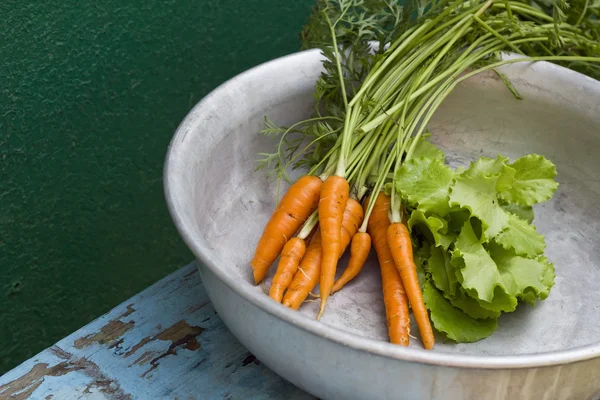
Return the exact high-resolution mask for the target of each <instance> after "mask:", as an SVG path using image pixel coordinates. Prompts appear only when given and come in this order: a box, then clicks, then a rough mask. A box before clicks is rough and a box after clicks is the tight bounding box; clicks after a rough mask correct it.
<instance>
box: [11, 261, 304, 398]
mask: <svg viewBox="0 0 600 400" xmlns="http://www.w3.org/2000/svg"><path fill="white" fill-rule="evenodd" d="M0 399H1V400H9V399H10V400H25V399H34V400H37V399H39V400H50V399H51V400H75V399H84V400H104V399H106V400H109V399H110V400H125V399H143V400H147V399H161V400H162V399H178V400H184V399H185V400H187V399H229V400H233V399H297V400H304V399H314V397H312V396H310V395H308V394H307V393H305V392H303V391H302V390H300V389H298V388H296V387H295V386H293V385H292V384H290V383H288V382H287V381H284V380H283V379H282V378H280V377H279V376H278V375H276V374H275V373H273V372H272V371H271V370H269V369H268V368H266V367H265V366H264V365H262V364H261V363H260V362H259V361H258V360H256V359H255V358H254V356H252V355H251V354H250V353H248V351H247V350H246V349H245V348H244V347H243V346H242V345H241V344H240V343H239V342H238V341H237V340H236V339H235V338H234V337H233V336H232V335H231V333H229V331H228V330H227V328H226V327H225V325H224V324H223V322H222V321H221V319H220V318H219V316H218V315H217V314H216V312H215V310H214V308H213V307H212V305H211V303H210V301H209V299H208V297H207V295H206V292H205V290H204V288H203V286H202V283H201V280H200V276H199V274H198V272H197V269H196V265H195V264H194V263H193V264H190V265H188V266H186V267H183V268H181V269H180V270H178V271H177V272H175V273H173V274H171V275H170V276H168V277H166V278H165V279H163V280H161V281H159V282H157V283H156V284H154V285H153V286H151V287H149V288H148V289H146V290H145V291H143V292H141V293H139V294H138V295H136V296H134V297H133V298H131V299H130V300H129V301H127V302H125V303H123V304H121V305H119V306H118V307H116V308H114V309H113V310H111V311H110V312H109V313H107V314H105V315H103V316H102V317H100V318H98V319H97V320H95V321H93V322H92V323H90V324H89V325H87V326H85V327H83V328H81V329H80V330H78V331H77V332H75V333H73V334H71V335H69V336H68V337H66V338H64V339H63V340H61V341H59V342H58V343H56V344H55V345H54V346H52V347H51V348H49V349H47V350H45V351H43V352H42V353H40V354H38V355H37V356H35V357H33V358H31V359H30V360H28V361H26V362H24V363H23V364H21V365H20V366H18V367H17V368H15V369H13V370H12V371H10V372H8V373H6V374H5V375H4V376H2V377H0Z"/></svg>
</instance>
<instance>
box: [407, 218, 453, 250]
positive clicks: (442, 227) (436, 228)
mask: <svg viewBox="0 0 600 400" xmlns="http://www.w3.org/2000/svg"><path fill="white" fill-rule="evenodd" d="M408 229H409V230H410V231H411V232H413V230H415V231H418V232H420V233H421V234H422V235H424V236H425V237H426V238H427V239H428V240H429V241H431V242H434V243H435V245H436V246H442V247H443V248H444V249H448V247H449V246H450V244H451V243H452V242H453V241H454V236H452V235H447V233H448V223H447V222H446V220H445V219H442V218H440V217H437V216H435V215H432V216H430V217H427V216H425V213H424V212H423V211H421V210H414V211H413V212H412V213H411V215H410V218H409V219H408Z"/></svg>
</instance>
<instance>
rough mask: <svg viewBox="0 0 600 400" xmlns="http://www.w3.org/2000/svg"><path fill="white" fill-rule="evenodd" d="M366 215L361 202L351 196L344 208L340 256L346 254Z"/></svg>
mask: <svg viewBox="0 0 600 400" xmlns="http://www.w3.org/2000/svg"><path fill="white" fill-rule="evenodd" d="M364 216H365V214H364V212H363V208H362V206H361V205H360V203H359V202H358V201H356V200H354V199H353V198H349V199H348V202H347V203H346V209H345V210H344V216H343V217H342V231H341V232H340V243H341V246H342V250H341V251H340V257H338V258H341V257H342V255H344V252H345V251H346V248H348V245H349V244H350V241H351V240H352V238H353V237H354V235H355V234H356V232H357V231H358V227H359V226H360V224H362V221H363V218H364Z"/></svg>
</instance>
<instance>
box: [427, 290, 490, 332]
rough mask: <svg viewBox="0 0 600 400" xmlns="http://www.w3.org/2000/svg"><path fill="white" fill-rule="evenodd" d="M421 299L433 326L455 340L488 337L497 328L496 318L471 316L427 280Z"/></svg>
mask: <svg viewBox="0 0 600 400" xmlns="http://www.w3.org/2000/svg"><path fill="white" fill-rule="evenodd" d="M423 300H424V301H425V306H426V307H427V309H428V310H429V311H430V315H431V322H432V323H433V327H434V328H435V329H436V330H437V331H439V332H442V333H444V334H445V335H446V336H447V337H448V338H449V339H451V340H454V341H455V342H459V343H472V342H476V341H478V340H481V339H484V338H486V337H488V336H489V335H491V334H492V333H494V331H495V330H496V329H497V328H498V320H497V319H494V318H490V319H484V320H479V319H475V318H471V317H469V316H468V315H467V314H465V313H464V312H462V311H461V310H459V309H458V308H456V307H454V306H453V305H452V304H451V303H450V301H448V300H447V299H446V298H444V296H443V295H442V294H441V293H440V292H439V291H438V290H437V289H436V288H435V287H434V286H433V284H432V283H431V282H429V281H425V282H424V284H423Z"/></svg>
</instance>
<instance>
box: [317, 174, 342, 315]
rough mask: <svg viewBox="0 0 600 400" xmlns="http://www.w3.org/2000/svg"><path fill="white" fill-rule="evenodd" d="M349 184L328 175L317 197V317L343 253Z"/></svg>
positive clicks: (328, 292) (324, 303)
mask: <svg viewBox="0 0 600 400" xmlns="http://www.w3.org/2000/svg"><path fill="white" fill-rule="evenodd" d="M349 194H350V185H349V184H348V181H347V180H346V179H344V178H342V177H340V176H336V175H331V176H330V177H329V178H327V179H326V180H325V182H323V187H322V188H321V199H320V200H319V224H320V225H321V242H322V248H323V250H322V251H323V260H322V261H321V279H320V281H319V283H320V290H319V291H320V293H321V306H320V308H319V314H318V315H317V319H320V318H321V316H322V315H323V311H325V305H326V304H327V299H328V298H329V295H330V294H331V289H332V288H333V282H334V280H335V270H336V267H337V262H338V259H339V258H340V256H341V254H342V244H341V240H340V239H341V230H342V219H343V216H344V209H345V208H346V203H347V202H348V196H349Z"/></svg>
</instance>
